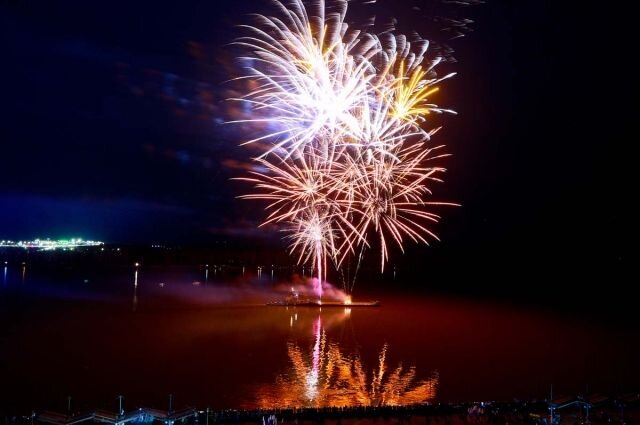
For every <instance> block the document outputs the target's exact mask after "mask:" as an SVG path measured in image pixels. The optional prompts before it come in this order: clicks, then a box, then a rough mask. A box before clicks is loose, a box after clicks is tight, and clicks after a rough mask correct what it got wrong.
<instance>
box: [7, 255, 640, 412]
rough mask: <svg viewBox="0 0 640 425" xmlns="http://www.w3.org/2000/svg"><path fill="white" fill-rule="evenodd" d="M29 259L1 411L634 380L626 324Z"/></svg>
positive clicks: (415, 398) (241, 403)
mask: <svg viewBox="0 0 640 425" xmlns="http://www.w3.org/2000/svg"><path fill="white" fill-rule="evenodd" d="M26 267H28V268H29V270H28V273H27V271H26V270H25V269H26ZM26 267H23V264H21V263H20V262H15V263H13V264H12V263H9V265H8V267H6V266H5V269H4V270H3V276H2V279H3V284H2V285H0V289H1V290H0V323H1V324H2V326H0V342H1V343H2V346H3V350H0V376H1V377H2V380H3V383H5V385H4V386H2V388H0V411H1V410H3V409H4V410H5V411H6V410H7V409H9V408H11V409H13V408H19V409H20V410H21V411H22V410H25V409H27V411H28V409H31V408H32V407H34V406H37V407H38V408H47V409H48V408H51V409H59V405H57V404H56V400H65V399H66V398H65V397H66V396H67V395H71V396H73V397H74V402H75V403H77V404H78V405H80V404H82V405H83V406H84V407H86V408H87V409H89V408H95V407H96V406H99V405H101V404H102V403H105V400H107V401H108V400H112V399H113V397H115V396H116V395H118V394H123V395H124V396H125V397H126V400H128V403H131V404H132V405H144V406H152V407H156V406H159V407H162V406H164V403H165V401H166V398H167V395H168V394H176V395H177V396H178V397H179V398H178V399H179V400H180V403H183V404H185V405H190V406H198V407H212V408H239V407H246V408H256V407H269V406H274V405H275V403H278V405H290V406H329V405H332V406H351V405H370V406H375V405H397V404H409V403H415V402H422V401H434V402H440V401H457V400H474V399H480V400H482V399H485V400H486V399H509V398H512V397H520V398H534V397H540V396H543V395H545V394H546V393H547V391H548V388H549V384H550V383H553V384H554V388H558V391H561V392H562V393H564V394H575V393H578V392H579V391H582V390H583V389H584V387H585V384H587V383H588V384H589V388H594V389H596V390H597V391H600V392H614V391H626V390H627V389H628V390H630V391H631V390H634V389H635V388H637V386H636V383H637V382H640V375H639V373H640V372H639V371H638V369H637V367H635V365H636V364H637V358H638V356H640V344H639V343H638V338H637V328H635V327H631V326H628V327H622V326H617V327H615V328H613V329H612V328H611V327H609V326H605V325H596V326H594V325H593V324H592V323H590V322H584V323H583V322H581V321H578V320H567V319H566V318H565V317H563V316H561V315H556V314H552V313H551V312H546V311H532V310H527V309H524V308H522V309H520V308H516V307H511V306H505V305H503V304H498V303H491V302H488V301H461V300H456V299H445V298H436V297H434V296H425V295H419V294H416V295H403V294H397V293H394V291H391V290H387V289H385V291H384V292H383V293H372V294H363V293H362V292H358V293H357V294H356V296H357V298H358V299H360V300H362V299H380V300H381V307H379V308H358V307H353V308H343V307H340V308H328V307H327V308H325V307H323V308H322V309H321V310H320V309H318V308H302V307H298V308H289V309H287V308H284V307H265V305H264V304H265V302H267V301H272V300H273V298H274V297H280V298H281V297H284V296H286V294H288V293H289V292H290V288H291V285H292V284H302V283H300V279H298V280H295V281H294V280H292V278H291V276H289V277H281V278H280V279H279V280H277V281H275V282H273V283H267V280H268V279H269V275H270V273H265V276H264V277H263V280H262V281H260V280H257V278H256V275H255V273H254V274H251V273H250V272H249V270H246V274H247V277H245V278H242V276H240V271H238V276H235V277H233V276H231V277H229V276H226V275H224V273H223V272H222V271H221V269H219V268H215V267H214V265H213V264H210V265H209V267H208V268H207V267H206V266H205V265H203V267H201V268H193V269H189V270H186V271H185V270H183V269H167V268H151V267H148V266H144V265H141V266H140V267H139V270H138V268H136V267H135V266H134V265H133V264H131V265H127V266H126V267H123V268H121V269H119V270H118V271H105V270H103V269H99V270H89V269H80V270H72V271H71V272H67V270H66V269H64V270H61V271H60V272H59V275H54V274H52V273H51V271H50V270H47V269H45V270H43V269H39V268H38V267H35V266H32V265H31V264H26ZM207 269H209V271H211V273H210V274H208V275H207ZM216 270H217V275H216ZM239 270H240V269H239ZM23 273H24V276H25V280H24V283H23ZM307 275H308V273H307ZM5 276H6V278H5ZM194 282H197V283H198V284H197V285H196V284H194ZM362 288H363V289H362V290H364V289H366V288H365V285H364V284H363V285H362ZM43 350H44V351H43ZM43 352H45V353H46V361H43V358H44V357H43ZM414 366H415V367H414ZM435 370H437V371H438V373H435V372H434V371H435ZM43 382H46V383H47V384H46V385H43V384H42V383H43ZM97 383H99V385H98V384H97ZM436 390H437V391H436Z"/></svg>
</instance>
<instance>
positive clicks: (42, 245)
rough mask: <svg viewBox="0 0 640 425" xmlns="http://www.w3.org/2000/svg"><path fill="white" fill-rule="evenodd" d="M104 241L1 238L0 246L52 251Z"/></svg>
mask: <svg viewBox="0 0 640 425" xmlns="http://www.w3.org/2000/svg"><path fill="white" fill-rule="evenodd" d="M102 245H104V242H100V241H86V240H84V239H82V238H72V239H58V240H51V239H35V240H32V241H10V240H1V241H0V248H22V249H37V250H40V251H54V250H57V249H62V250H73V249H75V248H83V247H91V246H102Z"/></svg>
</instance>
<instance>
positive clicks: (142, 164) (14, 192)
mask: <svg viewBox="0 0 640 425" xmlns="http://www.w3.org/2000/svg"><path fill="white" fill-rule="evenodd" d="M379 3H380V4H379V5H378V6H376V7H378V8H380V9H379V10H380V11H382V12H380V13H386V12H384V10H385V9H384V8H385V7H389V8H390V9H393V10H391V11H389V12H390V13H393V14H394V16H396V17H397V18H398V19H399V26H400V27H402V25H403V20H404V22H405V24H407V25H409V24H410V25H411V26H412V27H413V28H415V29H416V30H418V31H419V32H420V33H421V34H423V35H425V36H427V37H430V36H432V37H433V38H435V39H440V40H443V41H446V38H447V37H446V35H443V32H442V31H441V28H437V25H436V24H434V22H433V20H432V19H428V18H427V17H425V16H423V15H421V13H423V11H418V10H417V9H413V8H412V6H414V5H416V4H419V3H423V4H429V3H436V2H424V1H423V2H420V1H418V0H400V1H394V2H390V3H389V2H388V0H387V3H385V0H379ZM391 3H393V5H391ZM559 3H561V2H556V1H552V0H545V1H532V0H526V1H518V2H499V1H493V0H487V1H486V3H485V4H481V5H475V6H470V7H463V6H460V8H459V9H456V10H454V11H451V13H456V14H458V15H459V16H465V17H468V18H469V19H472V20H474V21H475V22H474V23H473V24H472V25H471V28H472V29H473V32H470V33H468V34H466V36H465V37H463V38H459V39H456V40H452V41H450V43H449V44H450V46H451V47H452V48H453V49H455V53H454V56H455V58H456V59H457V63H450V64H447V65H445V66H444V67H443V70H447V71H450V70H454V71H457V72H458V75H457V76H456V77H455V78H454V79H452V80H449V81H448V82H447V83H446V84H444V85H443V87H442V93H444V95H443V96H444V97H443V100H444V101H443V102H442V103H445V104H446V105H445V106H447V107H452V108H453V109H455V110H456V111H457V112H458V114H459V115H457V116H453V117H445V118H442V119H441V120H442V124H443V125H444V129H443V131H442V132H440V133H439V134H438V135H437V136H436V137H437V138H438V139H439V141H440V142H441V143H445V144H446V145H447V146H448V151H449V152H450V153H452V154H453V156H452V157H450V158H448V159H447V160H446V161H445V165H446V166H447V168H448V170H449V171H448V173H447V175H446V177H445V179H446V181H445V183H444V184H442V185H440V186H439V187H437V188H436V190H435V194H436V196H437V197H438V198H439V199H445V200H449V201H454V202H459V203H461V204H462V207H461V208H452V209H447V210H443V211H441V213H442V215H443V216H444V220H443V222H442V223H441V225H439V226H438V227H437V231H438V233H439V234H440V236H441V237H442V239H443V241H442V242H441V243H436V244H435V245H434V246H433V247H431V248H425V247H417V246H412V247H410V248H409V253H408V255H407V256H405V257H402V258H400V259H399V260H398V261H400V262H403V261H404V262H411V261H416V259H418V260H419V259H422V258H423V257H425V256H426V257H428V258H431V259H434V260H438V261H433V262H431V263H428V264H434V266H433V267H434V268H436V269H440V270H441V272H442V273H444V270H451V269H452V268H453V271H452V273H454V275H455V274H456V273H458V274H460V275H461V276H462V275H463V274H464V272H463V271H462V270H461V269H464V270H465V272H469V271H473V273H480V274H481V275H482V276H484V277H485V278H486V277H487V276H489V275H492V276H496V279H499V280H502V281H504V282H508V281H509V280H510V279H511V278H512V277H513V276H514V275H517V276H520V277H522V276H525V277H527V278H530V279H531V281H532V282H534V281H536V279H540V278H542V279H545V280H548V281H552V280H553V281H554V282H555V281H556V279H564V278H569V279H570V280H571V281H572V282H573V284H574V285H575V287H579V286H580V283H579V282H580V279H582V278H584V277H593V276H602V277H606V278H611V279H609V280H611V281H615V282H620V285H622V282H624V281H626V277H625V273H626V272H627V271H629V270H630V269H631V264H632V261H633V260H634V256H633V255H632V253H631V242H630V240H631V236H630V235H631V229H632V226H631V219H632V214H631V212H630V207H629V204H631V203H632V202H633V198H634V195H635V193H636V192H635V191H631V190H630V187H631V185H632V183H631V178H630V176H631V174H632V173H631V172H630V171H629V170H630V168H628V167H626V166H625V165H624V164H627V163H630V162H631V161H632V157H631V156H630V155H628V154H626V153H625V149H626V147H627V146H630V144H631V142H632V139H631V138H632V137H633V136H629V135H626V134H632V133H628V132H627V123H629V122H630V121H629V118H631V108H630V107H629V106H628V105H630V97H631V93H632V92H633V91H635V90H632V88H633V87H635V86H636V83H634V82H633V79H632V78H631V75H630V74H631V71H630V68H629V67H628V66H627V65H626V62H627V59H625V58H626V57H629V55H632V54H633V53H634V52H635V51H636V50H637V48H635V49H632V48H630V47H629V46H627V45H628V44H630V40H631V39H632V37H631V36H630V35H629V34H630V33H631V30H632V27H630V26H629V25H627V24H626V23H625V22H624V21H625V20H628V19H629V18H628V16H629V14H627V13H625V12H624V11H623V10H615V11H611V10H605V5H606V4H605V3H604V2H600V3H596V4H593V5H587V4H584V3H582V2H576V3H575V6H570V5H568V4H564V5H559ZM562 3H564V2H562ZM606 6H609V5H606ZM269 7H270V6H269V3H268V2H267V1H258V0H256V1H249V0H234V1H230V0H224V1H221V0H215V1H213V0H207V1H184V2H167V4H161V3H159V2H131V1H126V2H125V1H89V2H87V1H67V2H64V1H47V2H30V1H9V2H3V3H2V5H0V39H1V40H2V50H1V52H0V54H1V55H2V61H0V77H1V81H2V83H3V84H2V87H3V89H2V96H1V99H2V102H1V105H2V106H1V108H2V110H1V111H0V115H1V118H0V144H1V150H0V238H13V239H27V238H34V237H53V238H56V237H64V236H82V237H85V238H96V239H100V240H104V241H107V242H118V243H145V244H146V243H174V244H182V245H187V244H194V243H198V244H202V243H204V244H207V243H211V242H213V241H216V240H220V239H226V238H253V237H256V238H258V237H260V238H265V237H266V238H269V237H273V238H274V239H276V237H275V236H274V235H271V236H270V235H269V234H265V232H262V231H257V230H255V226H256V223H257V222H258V220H259V219H260V211H259V208H258V206H257V205H256V204H252V203H250V202H248V201H241V200H237V199H235V196H236V195H238V194H240V193H242V191H243V189H246V188H243V186H242V185H240V184H239V183H233V182H230V181H229V178H231V177H233V176H237V175H238V174H240V173H242V171H241V170H239V169H238V167H239V164H240V163H241V162H242V161H244V160H246V156H247V155H248V152H247V151H246V150H245V149H243V148H241V147H239V146H238V144H239V142H240V141H241V140H242V139H243V137H242V134H239V130H238V129H237V128H234V127H232V126H229V125H226V124H223V121H224V120H225V119H226V118H227V115H226V114H227V113H228V109H229V105H228V104H227V102H225V101H224V99H225V92H226V90H227V88H226V87H227V86H226V85H225V84H224V81H225V80H226V79H228V78H230V77H232V76H233V72H235V71H234V69H233V56H234V51H233V48H232V47H230V46H228V43H229V42H231V41H232V40H233V38H234V37H236V36H237V35H238V29H237V28H235V27H234V26H235V25H237V24H239V23H248V22H251V20H250V18H249V17H248V16H247V14H248V13H250V12H255V11H261V12H266V11H268V10H269ZM372 7H373V6H372ZM423 9H424V8H423ZM438 12H439V11H438ZM443 13H449V11H447V12H443ZM381 16H384V15H381ZM363 18H364V16H363ZM420 25H424V28H421V27H420ZM460 265H464V267H460ZM483 272H484V273H483ZM465 276H466V275H465Z"/></svg>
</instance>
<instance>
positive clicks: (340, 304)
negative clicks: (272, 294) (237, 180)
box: [266, 300, 380, 308]
mask: <svg viewBox="0 0 640 425" xmlns="http://www.w3.org/2000/svg"><path fill="white" fill-rule="evenodd" d="M266 305H267V306H269V307H344V308H351V307H379V306H380V301H351V303H345V302H343V301H298V302H290V301H287V300H285V301H274V302H270V303H267V304H266Z"/></svg>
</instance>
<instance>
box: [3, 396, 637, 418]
mask: <svg viewBox="0 0 640 425" xmlns="http://www.w3.org/2000/svg"><path fill="white" fill-rule="evenodd" d="M118 408H119V407H118ZM142 422H145V423H164V424H174V423H176V422H178V423H181V424H200V423H203V424H207V425H209V424H211V425H215V424H237V425H240V424H263V425H278V423H279V424H288V423H294V424H305V425H316V424H325V425H351V424H354V425H355V424H376V423H377V424H394V425H489V424H491V425H513V424H527V425H549V424H551V423H552V424H554V425H559V424H567V425H570V424H571V425H576V424H581V425H582V424H593V425H613V424H621V425H622V424H639V423H640V394H637V393H633V394H626V395H623V396H617V397H608V396H602V395H593V396H589V397H566V398H562V399H556V400H553V401H552V402H548V401H530V402H524V401H514V402H501V403H496V402H481V403H457V404H425V405H415V406H406V407H391V406H389V407H352V408H349V407H346V408H337V407H336V408H322V409H312V408H304V409H269V410H266V409H263V410H219V411H215V410H211V409H206V410H198V409H195V408H184V409H181V410H170V411H162V410H157V409H147V408H139V409H135V410H132V411H128V412H126V411H124V409H123V410H122V412H121V414H118V413H116V412H110V411H106V410H96V411H91V412H74V413H68V412H67V413H58V412H40V413H36V412H33V414H32V415H29V416H17V417H4V418H2V423H3V424H27V423H29V424H32V423H48V424H65V425H70V424H81V423H107V424H122V425H124V424H127V423H142Z"/></svg>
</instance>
